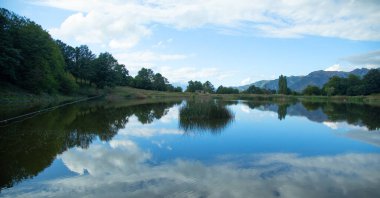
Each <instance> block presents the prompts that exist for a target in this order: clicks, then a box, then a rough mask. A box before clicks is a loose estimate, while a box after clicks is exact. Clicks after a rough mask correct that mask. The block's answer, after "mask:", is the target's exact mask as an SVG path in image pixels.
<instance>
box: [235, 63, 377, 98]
mask: <svg viewBox="0 0 380 198" xmlns="http://www.w3.org/2000/svg"><path fill="white" fill-rule="evenodd" d="M377 69H380V68H377ZM369 70H370V69H367V68H357V69H354V70H352V71H349V72H345V71H324V70H317V71H313V72H310V73H309V74H307V75H305V76H287V77H286V79H287V83H288V87H289V88H290V89H291V90H293V91H297V92H301V91H302V90H303V89H305V88H306V87H307V86H308V85H314V86H317V87H319V88H322V86H323V85H324V84H325V83H326V82H327V81H328V80H329V79H330V78H331V77H333V76H338V77H344V78H346V77H348V76H349V75H350V74H354V75H357V76H360V77H363V76H364V75H365V74H367V73H368V71H369ZM251 85H255V86H256V87H259V88H263V89H271V90H278V78H277V79H274V80H260V81H256V82H254V83H251V84H248V85H242V86H238V87H235V88H237V89H239V90H240V91H244V90H246V89H248V87H250V86H251Z"/></svg>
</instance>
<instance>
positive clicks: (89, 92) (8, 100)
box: [0, 87, 380, 107]
mask: <svg viewBox="0 0 380 198" xmlns="http://www.w3.org/2000/svg"><path fill="white" fill-rule="evenodd" d="M96 95H104V96H105V99H106V100H108V101H110V102H115V101H120V100H126V99H202V98H205V99H206V98H212V99H223V100H264V101H279V102H280V101H283V102H287V101H307V102H337V103H364V104H371V105H380V94H377V95H370V96H296V95H281V94H273V95H261V94H260V95H259V94H204V93H189V92H162V91H152V90H143V89H136V88H132V87H115V88H110V89H103V90H97V89H95V88H89V87H86V88H81V90H79V91H78V93H77V94H76V95H71V96H65V95H60V94H55V95H49V94H40V95H37V94H31V93H28V92H26V91H24V90H21V89H18V88H16V87H11V88H7V89H2V90H1V93H0V106H8V107H9V106H10V107H12V106H17V107H23V106H26V107H31V106H51V105H53V104H61V103H64V102H70V101H75V100H80V99H83V98H86V97H92V96H96Z"/></svg>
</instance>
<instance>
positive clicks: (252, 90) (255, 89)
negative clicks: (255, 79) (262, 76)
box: [243, 85, 275, 94]
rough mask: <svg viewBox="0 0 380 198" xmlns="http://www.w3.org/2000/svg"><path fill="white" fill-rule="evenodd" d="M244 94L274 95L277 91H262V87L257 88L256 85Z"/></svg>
mask: <svg viewBox="0 0 380 198" xmlns="http://www.w3.org/2000/svg"><path fill="white" fill-rule="evenodd" d="M243 93H247V94H274V93H275V91H273V90H268V89H261V88H260V87H256V86H255V85H251V86H249V87H248V89H247V90H245V91H244V92H243Z"/></svg>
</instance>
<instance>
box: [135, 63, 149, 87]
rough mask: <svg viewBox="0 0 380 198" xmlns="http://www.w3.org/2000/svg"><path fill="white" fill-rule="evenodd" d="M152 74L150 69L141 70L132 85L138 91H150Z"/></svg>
mask: <svg viewBox="0 0 380 198" xmlns="http://www.w3.org/2000/svg"><path fill="white" fill-rule="evenodd" d="M153 77H154V72H153V71H152V70H151V69H146V68H142V69H141V70H140V71H139V72H138V74H137V76H135V79H134V85H135V87H136V88H140V89H148V90H149V89H152V88H153V85H152V84H153Z"/></svg>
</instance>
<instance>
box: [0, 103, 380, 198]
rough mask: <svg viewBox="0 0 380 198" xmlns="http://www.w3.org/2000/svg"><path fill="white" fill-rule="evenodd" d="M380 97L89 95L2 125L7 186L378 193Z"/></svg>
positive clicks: (5, 193)
mask: <svg viewBox="0 0 380 198" xmlns="http://www.w3.org/2000/svg"><path fill="white" fill-rule="evenodd" d="M379 118H380V107H377V106H369V105H358V104H336V103H271V102H254V101H218V100H204V101H141V100H139V101H137V100H136V101H134V100H130V101H123V102H117V103H108V102H105V101H93V102H86V103H80V104H75V105H71V106H67V107H64V108H60V109H56V110H54V111H51V112H47V113H44V114H41V115H38V116H35V117H32V118H30V119H27V120H23V121H20V122H16V123H12V124H9V125H6V126H2V127H1V128H0V132H1V133H0V148H1V149H0V159H1V167H0V176H1V180H0V185H1V189H2V190H1V193H0V196H1V197H52V196H53V197H83V196H87V197H162V196H167V197H253V196H255V197H305V196H306V197H380V189H379V188H378V187H379V186H380V147H379V146H380V131H379V128H380V119H379Z"/></svg>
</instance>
